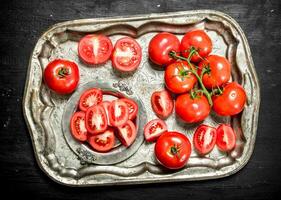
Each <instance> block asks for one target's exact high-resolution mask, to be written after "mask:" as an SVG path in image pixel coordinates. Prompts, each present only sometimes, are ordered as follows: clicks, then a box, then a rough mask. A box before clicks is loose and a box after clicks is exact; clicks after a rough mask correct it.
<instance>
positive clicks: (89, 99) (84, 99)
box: [79, 88, 103, 111]
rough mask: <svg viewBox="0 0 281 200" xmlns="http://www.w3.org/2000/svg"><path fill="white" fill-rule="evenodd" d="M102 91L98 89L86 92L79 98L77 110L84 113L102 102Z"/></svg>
mask: <svg viewBox="0 0 281 200" xmlns="http://www.w3.org/2000/svg"><path fill="white" fill-rule="evenodd" d="M102 97H103V96H102V91H101V90H100V89H99V88H91V89H88V90H86V91H85V92H84V93H83V94H82V95H81V97H80V100H79V109H80V110H82V111H86V110H87V109H88V108H89V107H91V106H94V105H98V104H99V103H100V102H102Z"/></svg>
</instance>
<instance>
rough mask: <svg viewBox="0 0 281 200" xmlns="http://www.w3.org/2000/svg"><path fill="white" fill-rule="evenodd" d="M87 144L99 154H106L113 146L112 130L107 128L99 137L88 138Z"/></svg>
mask: <svg viewBox="0 0 281 200" xmlns="http://www.w3.org/2000/svg"><path fill="white" fill-rule="evenodd" d="M88 143H89V144H90V145H91V146H92V147H93V149H95V150H96V151H99V152H107V151H109V150H111V149H112V148H113V146H114V144H115V136H114V130H113V128H108V129H107V130H106V131H105V132H103V133H102V134H99V135H92V136H90V137H89V138H88Z"/></svg>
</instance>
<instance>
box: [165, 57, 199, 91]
mask: <svg viewBox="0 0 281 200" xmlns="http://www.w3.org/2000/svg"><path fill="white" fill-rule="evenodd" d="M186 70H190V67H189V65H188V63H187V62H185V61H176V62H174V63H172V64H170V65H169V66H168V67H167V68H166V70H165V75H164V79H165V84H166V87H167V88H168V89H169V90H170V91H171V92H173V93H175V94H181V93H185V92H188V91H190V90H191V89H192V88H193V87H194V85H195V84H196V82H197V78H196V77H195V75H193V74H192V73H188V74H183V73H184V71H186Z"/></svg>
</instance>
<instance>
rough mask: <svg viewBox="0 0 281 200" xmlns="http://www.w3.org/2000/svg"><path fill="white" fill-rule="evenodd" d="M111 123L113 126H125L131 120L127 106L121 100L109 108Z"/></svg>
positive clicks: (113, 102) (115, 101)
mask: <svg viewBox="0 0 281 200" xmlns="http://www.w3.org/2000/svg"><path fill="white" fill-rule="evenodd" d="M108 111H109V113H108V114H109V122H110V124H111V125H112V126H115V127H117V126H123V125H124V124H125V123H126V122H127V121H128V119H129V109H128V106H127V104H126V103H125V102H124V101H122V100H120V99H117V100H114V101H112V102H111V104H110V106H109V110H108Z"/></svg>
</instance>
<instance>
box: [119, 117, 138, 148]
mask: <svg viewBox="0 0 281 200" xmlns="http://www.w3.org/2000/svg"><path fill="white" fill-rule="evenodd" d="M136 136H137V130H136V126H135V124H134V123H133V122H132V121H131V120H128V121H127V122H126V123H125V124H124V125H122V126H119V127H118V138H119V140H120V142H121V143H122V144H123V145H124V146H126V147H129V146H130V145H131V144H133V142H134V141H135V139H136Z"/></svg>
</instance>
